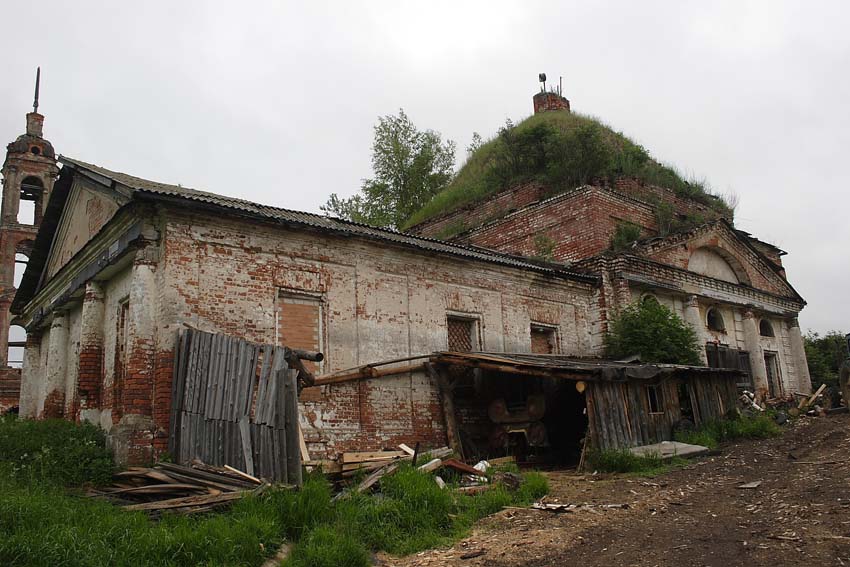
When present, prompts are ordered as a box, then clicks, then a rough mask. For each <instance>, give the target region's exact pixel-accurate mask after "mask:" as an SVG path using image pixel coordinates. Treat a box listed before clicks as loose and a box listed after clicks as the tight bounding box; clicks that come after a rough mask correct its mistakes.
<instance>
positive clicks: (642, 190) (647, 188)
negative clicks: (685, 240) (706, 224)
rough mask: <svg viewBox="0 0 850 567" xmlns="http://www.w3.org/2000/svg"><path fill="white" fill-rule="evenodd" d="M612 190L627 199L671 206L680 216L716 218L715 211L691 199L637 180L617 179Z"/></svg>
mask: <svg viewBox="0 0 850 567" xmlns="http://www.w3.org/2000/svg"><path fill="white" fill-rule="evenodd" d="M612 189H613V190H615V191H617V192H618V193H622V194H624V195H627V196H629V197H633V198H635V199H638V200H641V201H644V202H647V203H655V202H658V201H663V202H666V203H669V204H670V205H672V206H673V210H674V211H675V212H676V213H678V214H680V215H701V216H703V217H705V219H706V220H710V219H713V218H717V217H718V213H717V211H715V210H714V209H712V208H710V207H709V206H707V205H704V204H702V203H700V202H698V201H694V200H692V199H686V198H683V197H679V196H678V195H677V194H676V192H675V191H673V190H672V189H665V188H663V187H657V186H655V185H648V184H646V183H644V182H643V181H641V180H639V179H632V178H619V179H616V180H615V181H614V186H613V187H612Z"/></svg>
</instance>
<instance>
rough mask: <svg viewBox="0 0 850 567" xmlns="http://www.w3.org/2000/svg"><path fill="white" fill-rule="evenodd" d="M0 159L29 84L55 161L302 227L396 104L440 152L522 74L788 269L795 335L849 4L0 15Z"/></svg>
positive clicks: (837, 248) (824, 239)
mask: <svg viewBox="0 0 850 567" xmlns="http://www.w3.org/2000/svg"><path fill="white" fill-rule="evenodd" d="M0 13H2V16H3V17H2V19H3V22H4V25H3V31H2V33H0V52H2V53H3V54H4V57H3V63H2V69H3V71H2V75H0V76H2V82H0V109H2V112H0V140H2V141H4V143H5V141H12V140H13V139H14V138H15V137H16V136H17V135H18V134H20V133H22V132H23V130H24V123H25V122H24V114H25V113H26V112H27V111H28V110H29V108H30V106H31V104H32V87H33V77H34V72H35V67H36V66H37V65H41V66H42V96H41V106H40V110H41V112H42V113H43V114H45V116H46V120H45V136H46V137H47V138H48V139H50V140H51V141H52V142H53V144H54V146H55V147H56V149H57V151H59V152H60V153H63V154H66V155H69V156H73V157H77V158H79V159H82V160H85V161H90V162H93V163H96V164H99V165H102V166H104V167H107V168H110V169H115V170H119V171H124V172H127V173H131V174H135V175H138V176H141V177H146V178H150V179H156V180H158V181H164V182H172V183H182V184H183V185H185V186H189V187H195V188H199V189H206V190H209V191H213V192H217V193H223V194H227V195H233V196H239V197H243V198H247V199H251V200H256V201H260V202H264V203H268V204H273V205H278V206H282V207H287V208H293V209H302V210H308V211H316V212H318V207H319V205H320V204H322V203H323V202H324V201H325V200H326V199H327V196H328V195H329V194H330V193H332V192H337V193H340V194H343V195H347V194H351V193H353V192H354V191H356V190H357V188H358V187H359V184H360V179H361V178H363V177H367V176H369V175H370V144H371V141H372V127H373V125H374V123H375V122H376V119H377V117H378V116H379V115H385V114H389V113H394V112H396V111H397V109H398V108H399V107H404V109H405V111H406V112H407V113H408V114H409V115H410V117H411V118H412V119H413V121H414V122H415V123H416V124H417V126H419V127H420V128H432V129H435V130H437V131H439V132H441V133H442V134H443V135H444V136H446V137H448V138H450V139H452V140H455V141H456V142H457V144H458V158H459V159H458V161H459V163H460V162H461V161H462V159H463V157H464V155H465V151H464V148H465V147H466V146H467V144H468V143H469V141H470V138H471V136H472V132H473V131H477V132H480V133H481V134H482V135H483V136H484V137H489V136H491V135H493V134H494V133H495V132H496V130H497V129H498V127H499V126H500V125H501V124H503V123H504V120H505V118H508V117H510V118H511V119H514V120H517V119H521V118H522V117H525V116H527V115H529V114H530V113H531V110H532V107H531V96H532V95H533V94H534V93H535V92H536V91H537V89H538V84H537V73H538V72H541V71H543V72H546V73H547V74H548V75H549V77H550V78H555V79H557V77H558V76H559V75H563V77H564V94H565V95H566V96H567V98H569V99H570V101H571V103H572V106H573V109H574V110H576V111H579V112H582V113H587V114H592V115H595V116H598V117H600V118H601V119H603V120H604V121H605V122H607V123H608V124H610V125H612V126H613V127H614V128H616V129H619V130H622V131H623V132H624V133H625V134H627V135H628V136H630V137H632V138H634V139H635V140H637V141H638V142H640V143H641V144H643V145H644V146H645V147H646V148H647V149H649V151H650V152H651V153H652V154H653V155H654V156H655V157H656V158H658V159H660V160H661V161H664V162H667V163H671V164H674V165H676V166H677V167H679V168H680V169H681V170H683V171H684V172H686V173H689V174H692V175H694V176H696V177H700V178H702V177H704V178H706V179H707V180H708V181H709V182H710V184H711V185H712V187H713V188H714V189H715V190H717V191H720V192H734V193H736V194H737V195H738V196H739V198H740V205H739V208H738V212H737V221H736V224H737V226H738V227H739V228H742V229H744V230H747V231H750V232H752V233H754V234H755V235H756V236H758V237H759V238H762V239H763V240H768V241H771V242H773V243H775V244H777V245H778V246H780V247H782V248H783V249H785V250H787V251H788V252H789V255H788V256H787V257H786V258H785V260H786V262H785V264H786V267H787V271H788V276H789V279H790V281H791V282H792V284H793V285H795V286H796V288H797V290H798V291H799V292H800V293H801V294H802V295H803V296H804V297H805V298H806V299H807V300H808V302H809V305H808V307H807V308H806V309H805V310H804V311H803V313H802V315H801V317H800V320H801V324H802V327H803V328H804V329H808V328H811V329H814V330H818V331H827V330H830V329H842V330H845V331H850V304H848V301H847V294H848V291H850V288H849V287H848V284H847V280H848V277H850V263H848V257H850V254H848V248H850V224H848V214H847V212H848V205H850V195H848V187H847V185H848V184H847V181H848V165H850V163H848V160H847V157H846V155H847V152H848V149H850V73H848V71H850V34H848V33H847V29H848V26H850V2H838V1H837V2H826V1H824V2H817V1H814V2H813V1H809V2H780V1H765V2H744V1H735V2H705V1H704V0H703V1H700V2H681V1H672V0H671V1H669V2H650V1H647V0H643V1H641V2H631V1H629V2H626V1H624V2H566V1H562V2H531V1H526V2H497V1H492V0H491V1H488V2H464V1H460V0H455V1H454V2H438V1H430V0H429V1H427V2H426V1H420V2H415V3H414V2H401V1H398V0H396V1H391V2H374V1H372V2H351V1H347V2H343V1H340V2H309V3H306V2H305V3H303V4H302V3H296V2H257V3H249V2H234V1H227V2H223V1H222V2H212V1H209V2H158V1H146V2H113V1H102V2H90V1H82V0H78V1H75V2H58V1H40V2H30V3H25V2H15V3H4V5H3V6H2V12H0Z"/></svg>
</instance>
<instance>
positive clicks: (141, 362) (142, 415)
mask: <svg viewBox="0 0 850 567" xmlns="http://www.w3.org/2000/svg"><path fill="white" fill-rule="evenodd" d="M150 255H151V254H150V253H149V251H148V249H143V250H140V251H139V252H138V253H137V256H136V260H135V262H134V263H133V271H132V282H131V284H130V301H129V303H130V311H129V318H130V320H129V325H128V334H129V337H128V338H129V344H128V349H127V362H126V372H125V374H124V377H125V378H124V388H123V391H122V392H121V398H122V399H121V405H122V415H121V420H120V421H119V423H118V426H117V428H113V432H114V434H115V438H116V443H115V456H116V460H117V461H118V462H119V463H120V464H144V463H148V462H151V461H152V460H153V437H154V430H155V425H154V421H153V417H152V409H153V408H152V406H153V385H154V384H153V383H154V366H155V355H156V353H155V350H156V341H155V337H156V320H155V313H156V280H155V275H156V263H155V261H154V260H152V259H151V258H150V257H149V256H150Z"/></svg>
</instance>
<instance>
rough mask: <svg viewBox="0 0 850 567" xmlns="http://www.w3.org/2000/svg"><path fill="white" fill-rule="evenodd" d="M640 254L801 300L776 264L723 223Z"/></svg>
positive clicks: (659, 241) (654, 243)
mask: <svg viewBox="0 0 850 567" xmlns="http://www.w3.org/2000/svg"><path fill="white" fill-rule="evenodd" d="M639 253H640V255H642V256H645V257H647V258H649V259H651V260H653V261H655V262H659V263H661V264H667V265H670V266H674V267H676V268H681V269H685V270H688V271H691V272H694V273H697V274H700V275H703V276H707V277H711V278H714V279H718V280H722V281H726V282H729V283H733V284H741V285H746V286H749V287H752V288H755V289H758V290H761V291H765V292H767V293H771V294H774V295H780V296H783V297H795V298H799V297H800V296H799V294H798V293H797V292H796V291H795V290H794V288H793V287H792V286H791V285H790V284H789V283H788V281H787V280H786V279H785V278H784V277H783V276H782V274H780V273H779V272H778V271H777V269H776V267H775V266H774V265H773V264H771V263H770V262H769V261H768V260H767V259H765V258H764V256H763V255H762V254H761V253H760V252H759V251H758V250H756V249H755V248H753V246H751V245H750V244H749V243H748V242H746V241H745V240H744V239H743V238H741V237H740V236H739V235H738V234H736V232H735V231H734V230H733V229H732V228H731V227H730V226H729V225H728V224H726V223H725V222H723V221H718V222H716V223H712V224H710V225H704V226H702V227H699V228H697V229H694V230H692V231H689V232H686V233H680V234H674V235H670V236H668V237H664V238H656V239H653V240H651V241H649V242H647V243H644V244H643V245H641V246H640V247H639Z"/></svg>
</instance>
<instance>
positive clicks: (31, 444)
mask: <svg viewBox="0 0 850 567" xmlns="http://www.w3.org/2000/svg"><path fill="white" fill-rule="evenodd" d="M24 433H26V434H27V435H24ZM62 447H68V448H69V450H70V453H71V454H73V455H75V456H76V458H78V459H79V462H76V463H75V462H72V461H71V460H69V459H67V458H65V457H63V456H62V455H63V452H62V450H61V448H62ZM59 469H62V470H59ZM111 471H112V461H111V459H110V457H109V453H108V451H107V450H106V449H105V446H104V439H103V432H101V431H100V430H98V429H97V428H94V427H92V426H81V425H76V424H72V423H67V422H58V421H57V422H50V421H43V422H32V421H18V420H13V419H4V420H2V421H0V565H33V566H41V565H44V566H52V565H64V566H70V567H88V566H98V565H115V566H125V565H126V566H136V565H138V566H148V565H150V566H154V565H157V566H159V565H163V566H175V567H178V566H179V567H182V566H190V565H259V564H261V563H262V561H263V560H264V559H265V558H266V557H268V556H270V555H272V554H274V553H275V552H276V550H277V548H278V547H279V546H280V545H281V543H283V542H284V541H289V542H293V543H294V547H293V551H292V555H291V556H290V558H289V559H288V560H287V561H286V565H290V566H295V567H304V566H314V567H323V566H337V565H339V566H365V565H369V564H370V561H371V554H372V553H373V552H376V551H387V552H389V553H392V554H398V555H405V554H409V553H414V552H417V551H421V550H423V549H427V548H431V547H434V546H438V545H443V544H449V543H451V542H453V541H455V540H457V539H458V538H461V537H463V536H464V535H465V534H466V533H467V532H468V530H469V528H470V527H471V526H472V525H473V523H474V522H475V521H477V520H478V519H480V518H482V517H484V516H487V515H489V514H492V513H494V512H496V511H498V510H501V509H502V508H503V507H504V506H507V505H525V504H530V503H531V502H533V501H534V500H536V499H538V498H540V497H541V496H543V495H544V494H546V493H547V492H548V484H547V482H546V478H545V477H544V476H543V475H541V474H538V473H528V474H526V475H524V482H523V484H522V485H521V486H520V488H519V489H518V490H516V491H513V492H511V491H509V490H508V489H506V488H505V487H502V486H496V487H495V488H493V489H491V490H489V491H487V492H484V493H482V494H478V495H475V496H466V495H463V494H460V493H458V492H456V491H453V490H450V489H447V490H443V489H440V488H439V487H438V486H437V484H436V483H435V482H434V477H433V475H431V474H426V473H421V472H419V471H418V470H415V469H414V468H413V467H411V466H410V465H409V464H408V465H403V466H402V467H400V468H399V470H398V471H397V472H396V473H395V474H393V475H391V476H388V477H385V478H384V479H382V481H381V490H380V494H377V495H367V494H352V495H350V496H349V497H348V498H345V499H342V500H340V501H337V502H333V501H332V490H331V486H330V484H329V483H328V481H327V480H326V479H325V477H323V476H321V475H319V474H314V475H311V476H309V477H308V478H307V480H306V481H305V483H304V486H303V487H302V488H301V489H300V490H298V491H292V490H283V489H272V490H269V491H267V492H266V493H265V494H263V495H262V496H258V497H247V498H243V499H242V500H239V501H237V502H235V503H234V504H233V506H232V507H231V508H230V509H228V510H226V511H224V512H220V513H216V514H209V515H201V516H188V517H186V516H177V515H170V514H166V515H165V516H164V517H163V518H162V519H161V520H159V521H154V520H151V519H150V518H148V517H147V516H146V515H145V514H143V513H141V512H126V511H124V510H122V509H120V508H118V507H116V506H114V505H112V504H111V503H109V502H106V501H104V500H101V499H96V498H86V497H84V496H83V495H82V491H81V490H80V487H81V486H83V485H87V484H92V483H97V482H102V481H103V480H104V476H105V475H106V478H108V474H109V473H111Z"/></svg>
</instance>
